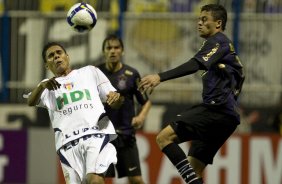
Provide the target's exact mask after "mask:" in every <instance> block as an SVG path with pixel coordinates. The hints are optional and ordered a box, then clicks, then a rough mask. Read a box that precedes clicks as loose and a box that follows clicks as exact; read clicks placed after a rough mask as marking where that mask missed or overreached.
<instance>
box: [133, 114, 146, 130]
mask: <svg viewBox="0 0 282 184" xmlns="http://www.w3.org/2000/svg"><path fill="white" fill-rule="evenodd" d="M144 121H145V119H144V118H142V117H140V116H135V117H134V118H133V119H132V126H133V127H134V129H135V130H137V129H140V128H141V127H142V126H143V124H144Z"/></svg>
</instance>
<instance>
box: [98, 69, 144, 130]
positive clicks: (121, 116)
mask: <svg viewBox="0 0 282 184" xmlns="http://www.w3.org/2000/svg"><path fill="white" fill-rule="evenodd" d="M98 68H99V69H100V70H101V71H102V72H103V73H104V74H105V75H106V76H107V77H108V78H109V80H110V81H111V83H112V85H113V86H114V87H115V88H116V89H117V91H118V92H119V93H120V94H121V95H122V96H124V102H123V105H122V106H121V107H120V108H119V109H112V108H111V107H110V106H108V105H105V110H106V112H107V114H108V116H109V118H110V120H111V121H112V123H113V125H114V127H115V129H116V130H117V132H118V133H121V134H127V135H129V134H134V133H135V130H134V128H133V127H132V125H131V123H132V118H133V117H134V116H135V105H134V96H135V97H136V100H137V102H138V103H139V104H141V105H144V104H145V103H146V102H147V100H148V98H147V96H145V95H142V94H141V92H140V91H138V83H139V81H140V74H139V73H138V71H137V70H136V69H134V68H132V67H130V66H128V65H125V64H123V66H122V68H121V69H120V70H119V71H117V72H111V71H109V70H107V69H106V64H102V65H100V66H98Z"/></svg>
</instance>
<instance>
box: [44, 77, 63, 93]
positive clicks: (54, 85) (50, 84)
mask: <svg viewBox="0 0 282 184" xmlns="http://www.w3.org/2000/svg"><path fill="white" fill-rule="evenodd" d="M39 85H41V86H42V87H43V88H46V89H48V90H57V89H59V88H60V87H61V84H60V83H59V82H58V81H56V79H55V77H53V78H51V79H48V80H46V81H43V82H41V83H40V84H39Z"/></svg>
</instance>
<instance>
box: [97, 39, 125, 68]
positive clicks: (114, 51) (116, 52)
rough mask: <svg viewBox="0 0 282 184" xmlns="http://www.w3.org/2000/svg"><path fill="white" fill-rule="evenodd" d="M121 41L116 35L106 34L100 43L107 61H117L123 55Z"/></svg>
mask: <svg viewBox="0 0 282 184" xmlns="http://www.w3.org/2000/svg"><path fill="white" fill-rule="evenodd" d="M123 50H124V46H123V42H122V40H121V38H119V37H118V36H116V35H109V36H107V37H106V38H105V39H104V41H103V45H102V51H103V54H104V56H105V60H106V62H107V63H119V62H120V61H121V57H122V55H123Z"/></svg>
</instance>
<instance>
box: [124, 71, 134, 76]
mask: <svg viewBox="0 0 282 184" xmlns="http://www.w3.org/2000/svg"><path fill="white" fill-rule="evenodd" d="M124 73H125V74H126V75H133V72H132V71H129V70H125V72H124Z"/></svg>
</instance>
